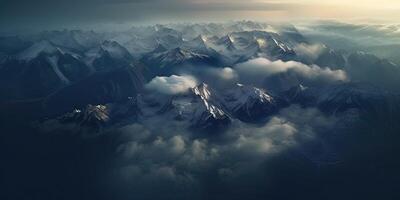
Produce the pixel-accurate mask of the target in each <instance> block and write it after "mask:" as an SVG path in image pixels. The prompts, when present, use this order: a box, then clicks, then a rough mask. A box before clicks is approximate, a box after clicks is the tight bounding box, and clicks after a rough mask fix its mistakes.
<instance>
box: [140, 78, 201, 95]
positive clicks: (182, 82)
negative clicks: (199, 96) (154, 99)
mask: <svg viewBox="0 0 400 200" xmlns="http://www.w3.org/2000/svg"><path fill="white" fill-rule="evenodd" d="M196 85H197V81H196V79H195V78H193V77H191V76H176V75H172V76H169V77H165V76H157V77H155V78H153V80H151V81H150V82H149V83H148V84H147V85H146V86H145V87H146V88H147V89H149V90H154V91H157V92H159V93H162V94H179V93H184V92H186V91H188V90H189V89H190V88H193V87H196Z"/></svg>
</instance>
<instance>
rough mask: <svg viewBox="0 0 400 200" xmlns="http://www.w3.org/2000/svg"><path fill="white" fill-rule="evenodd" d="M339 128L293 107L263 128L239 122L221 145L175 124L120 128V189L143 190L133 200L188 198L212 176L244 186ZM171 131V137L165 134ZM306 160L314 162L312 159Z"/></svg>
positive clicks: (320, 116) (331, 121)
mask: <svg viewBox="0 0 400 200" xmlns="http://www.w3.org/2000/svg"><path fill="white" fill-rule="evenodd" d="M334 123H335V119H334V118H330V117H326V116H325V115H323V114H322V113H321V112H319V111H318V110H317V109H314V108H308V109H306V108H301V107H299V106H296V105H294V106H290V107H288V108H286V109H283V110H282V111H281V112H280V113H279V114H277V115H276V116H274V117H272V118H271V119H270V120H268V121H267V122H266V123H265V124H263V125H249V124H245V123H242V122H239V121H235V122H234V123H233V124H232V127H231V128H229V130H227V131H226V132H224V133H220V134H221V135H220V138H219V139H218V140H213V139H212V138H208V137H201V135H198V133H196V134H197V135H196V136H195V135H194V133H191V132H189V131H182V130H181V129H176V128H175V127H174V124H164V125H163V127H157V128H156V127H149V126H148V125H144V124H140V123H138V124H133V125H129V126H126V127H124V128H122V129H120V130H121V131H122V133H123V141H124V143H122V144H121V145H120V146H119V147H118V148H117V150H116V153H117V154H118V155H119V159H120V160H121V162H122V163H124V164H123V165H122V166H120V167H118V168H117V169H116V170H117V173H116V176H117V177H119V181H122V183H121V184H124V185H125V186H127V185H128V186H129V187H128V188H130V189H136V190H139V191H141V192H139V193H138V194H135V193H132V192H131V193H130V194H132V195H134V196H135V195H138V196H139V195H140V193H141V194H143V193H146V195H150V196H157V195H168V194H172V193H174V192H177V191H179V192H183V193H186V198H187V197H188V195H189V196H191V195H194V194H195V193H196V190H192V189H194V188H202V187H206V186H207V185H204V184H207V181H208V179H210V177H209V174H214V175H213V176H214V177H213V179H215V181H223V182H226V183H227V184H231V183H232V181H239V182H241V181H240V180H242V178H243V176H245V174H247V173H258V172H256V171H254V170H256V169H259V166H260V165H261V164H262V163H264V162H266V161H267V160H268V158H269V157H271V156H273V155H276V154H279V153H280V152H282V151H285V150H287V149H289V148H294V147H297V146H299V145H301V143H303V142H307V141H312V140H314V139H315V138H316V136H317V135H318V134H319V133H320V132H323V131H327V130H329V129H330V128H331V127H333V125H334ZM166 131H167V132H170V133H169V134H160V133H161V132H166ZM199 136H200V137H199ZM305 156H308V157H311V158H312V157H313V155H312V154H311V155H305ZM263 173H267V172H263ZM243 180H245V179H243ZM155 183H157V184H155ZM150 185H152V187H150ZM138 188H140V189H138ZM149 188H152V189H153V190H154V189H156V190H158V189H160V188H162V189H163V191H165V192H166V193H165V194H154V193H151V191H147V190H150V189H149ZM146 191H147V192H148V193H147V192H146ZM146 195H144V196H146Z"/></svg>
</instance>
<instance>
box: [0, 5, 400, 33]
mask: <svg viewBox="0 0 400 200" xmlns="http://www.w3.org/2000/svg"><path fill="white" fill-rule="evenodd" d="M0 2H1V3H0V24H1V28H2V29H6V28H12V27H20V28H21V27H22V28H33V27H52V26H60V27H63V26H80V25H87V24H96V23H115V24H119V23H132V24H145V23H155V22H179V21H226V20H238V19H254V20H293V19H296V20H299V19H332V18H337V19H341V20H352V19H374V20H383V19H384V20H392V21H393V20H399V19H400V14H399V13H400V12H399V11H400V1H399V0H324V1H322V0H246V1H243V0H0Z"/></svg>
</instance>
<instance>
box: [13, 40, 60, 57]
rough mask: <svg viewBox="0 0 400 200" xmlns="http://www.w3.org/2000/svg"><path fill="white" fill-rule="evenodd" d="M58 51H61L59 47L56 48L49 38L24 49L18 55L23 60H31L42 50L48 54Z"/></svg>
mask: <svg viewBox="0 0 400 200" xmlns="http://www.w3.org/2000/svg"><path fill="white" fill-rule="evenodd" d="M56 51H59V49H58V48H56V47H55V46H54V45H53V44H51V43H50V42H49V41H47V40H42V41H40V42H37V43H35V44H33V45H32V46H31V47H29V48H27V49H25V50H24V51H22V52H21V53H20V54H19V55H18V58H19V59H21V60H25V61H29V60H31V59H34V58H36V57H38V56H39V55H40V54H41V53H42V52H43V53H47V54H52V53H55V52H56Z"/></svg>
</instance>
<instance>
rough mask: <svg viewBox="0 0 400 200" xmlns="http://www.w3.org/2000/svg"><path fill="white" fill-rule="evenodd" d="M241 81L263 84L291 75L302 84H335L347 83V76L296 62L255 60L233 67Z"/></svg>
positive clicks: (336, 71)
mask: <svg viewBox="0 0 400 200" xmlns="http://www.w3.org/2000/svg"><path fill="white" fill-rule="evenodd" d="M234 69H235V70H236V71H237V72H238V74H239V76H240V78H241V79H244V80H245V81H246V80H247V81H248V82H256V81H259V82H263V81H265V79H266V78H269V77H272V76H274V75H278V74H284V73H291V74H293V75H295V76H296V77H297V78H298V79H300V80H301V81H304V82H335V81H347V79H348V78H347V74H346V72H345V71H343V70H332V69H330V68H321V67H319V66H317V65H311V66H309V65H305V64H303V63H300V62H296V61H288V62H285V61H282V60H277V61H270V60H268V59H265V58H256V59H253V60H249V61H247V62H244V63H240V64H238V65H236V66H235V67H234Z"/></svg>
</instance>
